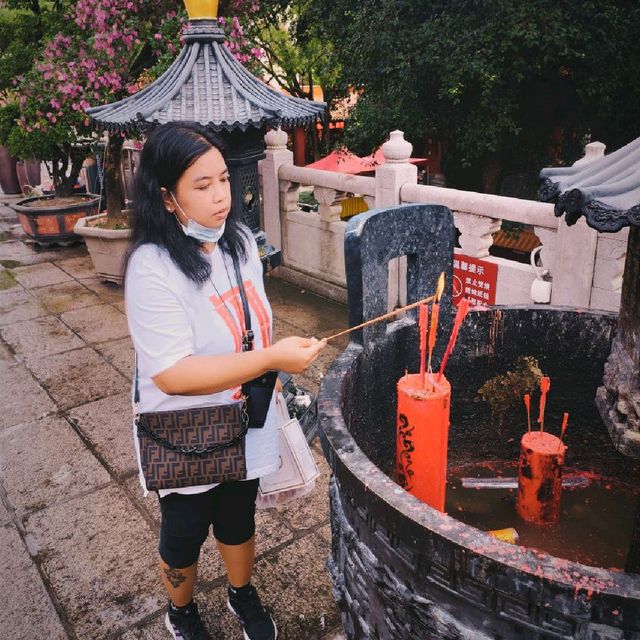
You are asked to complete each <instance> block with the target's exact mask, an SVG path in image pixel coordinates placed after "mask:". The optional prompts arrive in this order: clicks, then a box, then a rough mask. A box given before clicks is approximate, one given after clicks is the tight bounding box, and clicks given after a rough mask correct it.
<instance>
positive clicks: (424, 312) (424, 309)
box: [418, 304, 429, 386]
mask: <svg viewBox="0 0 640 640" xmlns="http://www.w3.org/2000/svg"><path fill="white" fill-rule="evenodd" d="M428 313H429V306H428V305H427V304H421V305H420V321H419V323H418V331H420V381H421V382H422V386H424V385H425V369H426V360H427V316H428Z"/></svg>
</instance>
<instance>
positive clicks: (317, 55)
mask: <svg viewBox="0 0 640 640" xmlns="http://www.w3.org/2000/svg"><path fill="white" fill-rule="evenodd" d="M313 6H314V2H313V1H312V0H270V1H269V2H262V4H261V5H260V10H259V11H258V12H256V14H255V15H254V16H253V17H252V20H251V23H250V31H249V33H250V39H251V40H253V41H254V43H255V45H256V51H255V53H256V60H255V63H254V67H255V72H256V73H257V74H259V75H261V76H262V77H263V78H264V79H265V80H266V81H267V82H270V81H272V80H275V81H276V82H277V84H278V85H279V86H280V87H282V88H283V89H284V90H285V91H287V92H288V93H290V94H291V95H292V96H296V97H298V98H304V99H307V100H313V99H314V88H315V87H318V86H319V87H322V91H323V95H324V99H325V101H326V102H327V104H328V105H330V103H331V102H332V100H333V97H334V96H335V95H337V93H338V89H337V83H338V81H339V78H340V72H339V67H338V63H337V61H336V58H335V56H334V52H333V48H332V45H331V42H330V41H329V40H328V39H327V38H326V35H325V33H324V30H323V25H322V24H321V23H318V22H316V20H315V14H314V9H313ZM328 110H329V109H327V117H326V118H325V122H324V124H325V127H324V131H323V136H322V138H323V141H324V143H325V147H326V146H327V145H328V144H329V143H330V141H329V128H328V122H329V118H328V115H329V114H328ZM312 143H313V146H314V151H315V152H317V151H318V146H319V143H318V137H317V133H316V129H315V127H314V136H313V138H312Z"/></svg>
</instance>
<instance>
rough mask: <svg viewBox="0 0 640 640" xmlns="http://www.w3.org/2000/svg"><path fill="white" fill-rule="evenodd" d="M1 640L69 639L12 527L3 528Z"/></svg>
mask: <svg viewBox="0 0 640 640" xmlns="http://www.w3.org/2000/svg"><path fill="white" fill-rule="evenodd" d="M0 576H4V579H3V582H5V579H7V578H8V580H9V584H6V583H5V584H4V588H3V589H2V590H0V610H2V615H1V616H0V638H4V639H6V640H35V639H36V638H38V639H40V638H42V639H44V638H46V640H67V638H68V636H67V633H66V632H65V630H64V627H63V626H62V623H61V622H60V618H59V617H58V614H57V612H56V610H55V608H54V606H53V603H52V602H51V598H50V597H49V594H48V593H47V592H46V590H45V588H44V586H43V584H42V580H41V579H40V575H39V574H38V570H37V569H36V567H35V565H34V564H33V561H32V560H31V558H30V556H29V553H28V552H27V549H26V548H25V546H24V543H23V542H22V539H21V538H20V536H19V535H18V532H17V530H16V529H15V528H14V527H12V526H5V527H0Z"/></svg>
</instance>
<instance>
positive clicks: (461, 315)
mask: <svg viewBox="0 0 640 640" xmlns="http://www.w3.org/2000/svg"><path fill="white" fill-rule="evenodd" d="M470 306H471V303H470V302H469V300H467V299H466V298H462V300H460V303H459V304H458V310H457V311H456V319H455V320H454V321H453V331H452V332H451V337H450V338H449V344H448V345H447V349H446V351H445V352H444V357H443V358H442V364H441V365H440V373H438V382H440V379H441V378H442V376H443V375H444V368H445V367H446V366H447V360H448V359H449V356H450V355H451V352H452V351H453V347H454V346H455V344H456V340H457V339H458V331H460V325H461V324H462V322H463V321H464V319H465V318H466V317H467V313H469V307H470Z"/></svg>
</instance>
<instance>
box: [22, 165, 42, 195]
mask: <svg viewBox="0 0 640 640" xmlns="http://www.w3.org/2000/svg"><path fill="white" fill-rule="evenodd" d="M16 173H17V174H18V182H19V183H20V189H21V191H22V192H23V193H24V190H25V187H37V186H38V185H39V184H40V183H41V182H42V177H41V175H40V161H39V160H28V161H24V160H18V162H17V164H16Z"/></svg>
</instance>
